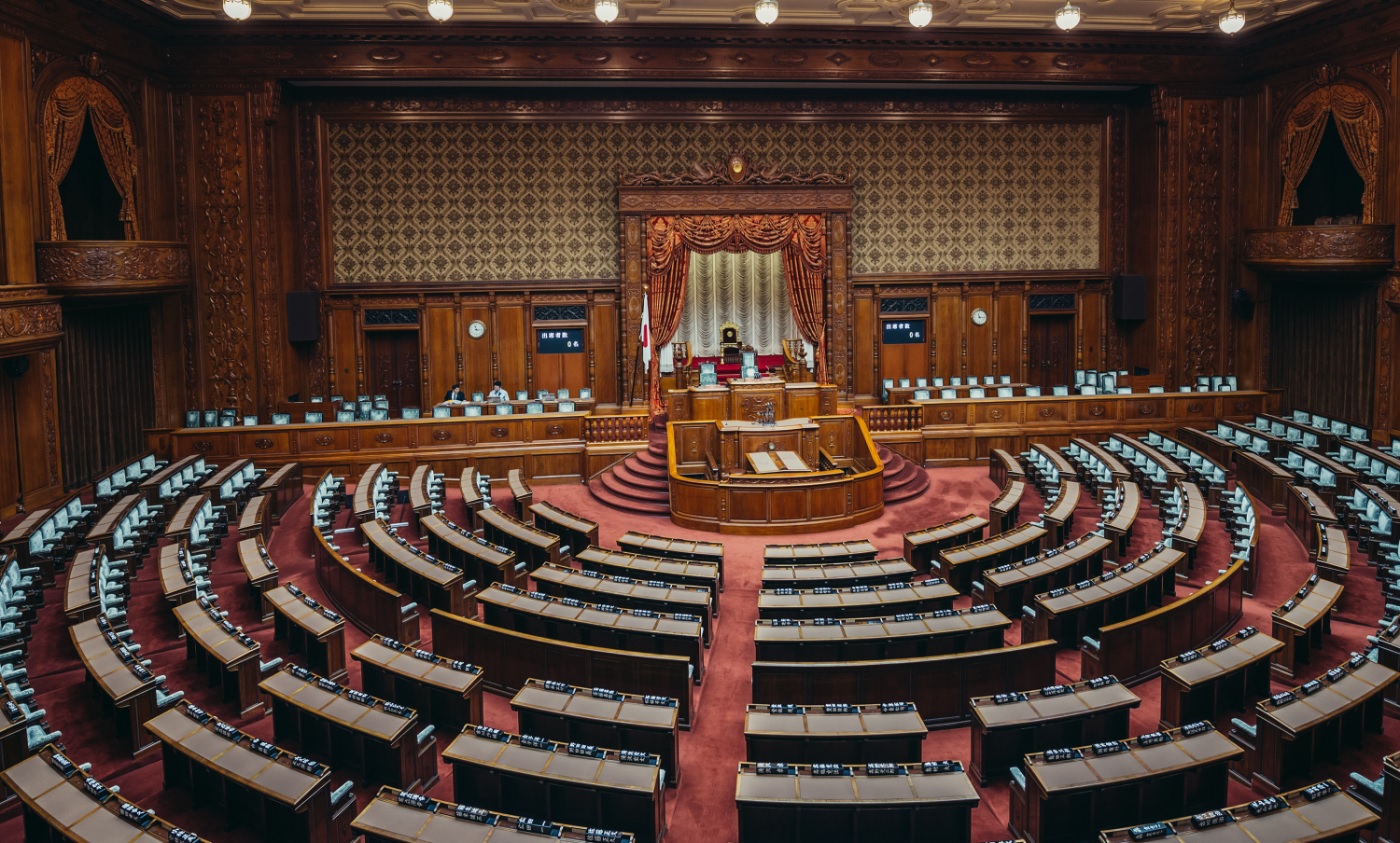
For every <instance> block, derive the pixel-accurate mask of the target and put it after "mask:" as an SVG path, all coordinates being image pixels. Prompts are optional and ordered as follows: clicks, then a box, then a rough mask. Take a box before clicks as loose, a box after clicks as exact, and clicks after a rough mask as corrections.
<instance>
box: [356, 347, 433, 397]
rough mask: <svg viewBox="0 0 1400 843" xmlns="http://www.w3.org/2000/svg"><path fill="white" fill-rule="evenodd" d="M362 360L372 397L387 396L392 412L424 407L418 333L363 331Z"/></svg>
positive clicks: (368, 389)
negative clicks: (363, 347)
mask: <svg viewBox="0 0 1400 843" xmlns="http://www.w3.org/2000/svg"><path fill="white" fill-rule="evenodd" d="M365 357H366V358H367V359H366V364H365V368H366V370H367V371H366V373H365V378H366V382H365V385H366V387H367V391H368V392H369V393H370V394H371V395H387V396H388V397H389V406H390V408H392V409H394V410H400V409H402V408H404V407H422V406H423V404H422V395H421V392H422V390H421V387H420V383H421V381H422V376H421V372H420V366H419V364H418V359H419V358H418V332H417V331H366V332H365Z"/></svg>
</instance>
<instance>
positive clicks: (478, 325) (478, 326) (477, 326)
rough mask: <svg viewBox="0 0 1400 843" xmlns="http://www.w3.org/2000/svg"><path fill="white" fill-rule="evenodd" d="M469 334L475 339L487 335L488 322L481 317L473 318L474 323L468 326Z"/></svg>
mask: <svg viewBox="0 0 1400 843" xmlns="http://www.w3.org/2000/svg"><path fill="white" fill-rule="evenodd" d="M467 334H468V335H469V336H470V337H471V338H472V339H474V340H479V339H481V338H482V337H484V336H486V323H485V322H482V321H481V320H480V319H473V320H472V323H471V324H470V325H468V326H467Z"/></svg>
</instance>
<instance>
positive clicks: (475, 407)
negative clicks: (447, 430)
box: [442, 404, 481, 416]
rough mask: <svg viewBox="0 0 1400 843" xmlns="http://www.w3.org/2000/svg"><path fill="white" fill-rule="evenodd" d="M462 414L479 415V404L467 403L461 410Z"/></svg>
mask: <svg viewBox="0 0 1400 843" xmlns="http://www.w3.org/2000/svg"><path fill="white" fill-rule="evenodd" d="M442 409H447V408H446V407H444V408H442ZM462 415H464V416H479V415H481V405H480V404H468V405H467V406H466V407H465V408H464V409H463V410H462Z"/></svg>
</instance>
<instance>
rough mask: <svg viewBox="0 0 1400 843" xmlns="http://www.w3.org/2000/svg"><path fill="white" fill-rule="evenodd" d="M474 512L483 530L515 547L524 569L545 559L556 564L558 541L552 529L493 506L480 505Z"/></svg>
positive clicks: (532, 567)
mask: <svg viewBox="0 0 1400 843" xmlns="http://www.w3.org/2000/svg"><path fill="white" fill-rule="evenodd" d="M476 516H477V519H478V520H479V521H480V522H481V529H482V534H483V535H485V536H486V538H487V539H489V540H491V541H492V542H494V543H496V544H499V545H502V546H504V547H508V548H510V549H511V550H512V551H514V552H515V558H516V560H517V561H519V562H524V563H525V565H526V568H527V570H530V571H533V570H535V569H536V568H538V567H539V566H541V565H543V564H544V563H546V562H553V563H554V564H556V565H558V564H559V562H560V554H559V544H560V542H559V537H558V536H556V535H554V534H553V533H546V532H545V531H543V530H537V529H535V528H534V527H531V526H530V525H529V524H526V523H525V522H523V521H519V520H517V519H515V518H512V517H510V516H509V515H507V514H505V513H504V512H502V511H501V510H499V509H497V508H496V507H489V508H487V509H483V510H481V511H480V512H478V513H477V514H476Z"/></svg>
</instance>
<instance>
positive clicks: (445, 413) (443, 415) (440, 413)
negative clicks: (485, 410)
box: [433, 407, 481, 419]
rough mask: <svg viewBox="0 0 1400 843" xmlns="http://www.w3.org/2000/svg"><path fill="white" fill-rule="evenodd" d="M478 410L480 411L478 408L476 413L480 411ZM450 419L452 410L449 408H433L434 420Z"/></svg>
mask: <svg viewBox="0 0 1400 843" xmlns="http://www.w3.org/2000/svg"><path fill="white" fill-rule="evenodd" d="M467 409H471V408H470V407H468V408H467ZM480 409H481V408H480V407H478V408H477V410H478V412H479V411H480ZM451 417H452V408H451V407H434V408H433V418H435V419H447V418H451Z"/></svg>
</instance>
